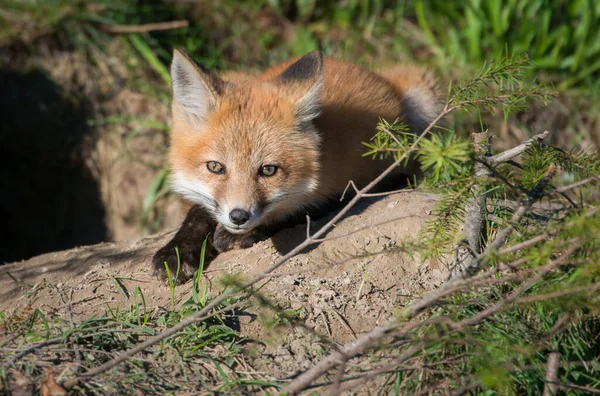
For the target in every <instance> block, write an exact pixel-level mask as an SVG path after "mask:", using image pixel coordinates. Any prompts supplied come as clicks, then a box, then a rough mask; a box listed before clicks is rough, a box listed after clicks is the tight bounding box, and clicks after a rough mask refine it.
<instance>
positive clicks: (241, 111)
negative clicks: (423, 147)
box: [169, 50, 440, 234]
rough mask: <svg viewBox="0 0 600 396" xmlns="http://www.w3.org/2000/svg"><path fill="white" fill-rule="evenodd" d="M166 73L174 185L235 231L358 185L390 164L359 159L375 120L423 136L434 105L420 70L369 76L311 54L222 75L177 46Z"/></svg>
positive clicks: (428, 78)
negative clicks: (252, 71)
mask: <svg viewBox="0 0 600 396" xmlns="http://www.w3.org/2000/svg"><path fill="white" fill-rule="evenodd" d="M171 75H172V82H173V104H172V116H173V125H172V126H173V128H172V138H171V149H170V155H169V158H170V164H171V167H172V171H173V187H174V190H175V191H177V192H178V193H180V194H181V195H182V196H183V197H184V198H186V199H187V200H189V201H191V202H194V203H197V204H201V205H202V206H204V207H205V208H206V209H207V210H208V211H209V212H210V213H211V214H212V215H213V216H214V218H215V220H216V221H217V222H218V223H219V224H221V225H222V226H223V227H224V228H225V229H226V230H227V231H229V232H230V233H233V234H242V233H246V232H248V231H250V230H252V229H255V228H256V227H258V226H264V225H269V224H271V223H274V222H277V221H280V220H282V219H284V218H285V217H286V216H288V215H291V214H294V213H297V212H298V211H301V210H302V209H303V208H306V207H311V206H315V205H319V204H321V203H323V202H324V201H326V200H328V199H331V198H339V195H340V194H341V192H342V191H343V190H344V188H345V187H346V186H347V184H348V182H349V181H350V180H352V181H353V182H354V183H355V184H356V185H357V186H358V187H359V188H360V187H361V186H364V185H365V184H367V183H368V182H369V181H371V180H372V179H373V178H375V177H376V176H377V175H378V174H379V173H380V172H381V171H383V170H384V169H385V168H386V167H387V166H388V165H389V162H385V161H374V160H371V159H369V158H364V157H363V153H364V152H365V147H364V145H363V144H362V142H365V141H368V140H369V139H370V138H371V137H372V136H373V134H374V132H375V127H376V125H377V123H378V122H379V118H380V117H381V118H383V119H386V120H388V121H390V122H392V121H394V120H395V119H397V118H401V119H403V120H404V121H405V122H407V123H408V124H409V126H410V127H411V128H412V130H413V131H414V132H415V133H421V132H422V130H423V129H424V128H425V127H426V126H427V125H428V124H429V123H430V122H431V120H432V119H433V118H434V117H435V116H436V115H437V113H438V112H439V109H440V106H439V101H438V95H437V92H436V87H435V80H434V79H433V76H432V75H431V74H430V73H429V72H427V71H424V70H422V69H419V68H417V67H414V66H395V67H392V68H389V69H385V70H382V71H380V72H378V73H376V72H372V71H369V70H367V69H365V68H363V67H360V66H358V65H356V64H354V63H351V62H346V61H343V60H340V59H336V58H333V57H324V56H323V55H322V54H321V53H319V52H316V51H315V52H311V53H309V54H307V55H305V56H303V57H301V58H299V59H292V60H290V61H288V62H285V63H283V64H280V65H277V66H274V67H272V68H270V69H268V70H266V71H265V72H264V73H262V74H260V75H256V76H253V75H246V74H240V73H234V74H230V75H228V76H227V75H224V76H222V77H219V76H217V75H216V74H214V73H212V72H210V71H208V70H206V69H204V68H203V67H201V66H200V65H198V64H197V63H196V62H194V61H193V60H192V59H191V57H189V56H188V55H187V54H185V53H184V52H182V51H177V50H176V51H175V54H174V59H173V63H172V66H171ZM398 172H402V169H398Z"/></svg>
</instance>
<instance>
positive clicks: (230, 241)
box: [213, 225, 267, 253]
mask: <svg viewBox="0 0 600 396" xmlns="http://www.w3.org/2000/svg"><path fill="white" fill-rule="evenodd" d="M266 238H267V237H266V235H265V234H263V233H262V232H261V231H259V230H257V229H256V228H255V229H253V230H251V231H249V232H246V233H245V234H232V233H230V232H229V231H227V230H226V229H225V228H224V227H223V226H221V225H218V226H217V228H216V230H215V236H214V238H213V245H214V247H215V249H217V251H218V252H219V253H220V252H226V251H228V250H232V249H246V248H249V247H250V246H252V245H254V244H255V243H256V242H259V241H262V240H265V239H266Z"/></svg>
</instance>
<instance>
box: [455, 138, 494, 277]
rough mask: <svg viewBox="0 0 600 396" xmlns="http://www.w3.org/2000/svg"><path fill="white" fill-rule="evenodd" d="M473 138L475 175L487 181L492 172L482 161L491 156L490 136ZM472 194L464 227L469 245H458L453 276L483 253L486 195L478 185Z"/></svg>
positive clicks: (470, 264) (469, 265) (466, 206)
mask: <svg viewBox="0 0 600 396" xmlns="http://www.w3.org/2000/svg"><path fill="white" fill-rule="evenodd" d="M471 137H472V139H473V142H472V145H473V151H474V152H475V157H476V158H477V159H479V161H475V165H474V167H473V174H474V176H475V177H476V178H486V179H487V178H489V177H490V171H489V169H488V168H487V167H486V166H485V165H484V164H483V162H482V161H485V160H486V158H489V157H490V156H491V152H490V138H489V134H488V133H487V131H486V132H482V133H473V134H471ZM471 193H472V194H473V196H474V197H475V198H474V199H471V200H469V202H467V204H466V205H465V223H464V226H463V233H464V234H465V239H466V241H467V244H468V245H465V244H459V245H458V247H457V249H456V260H455V263H454V265H453V268H452V269H453V271H452V272H454V274H453V275H452V276H457V275H460V274H461V273H462V272H463V271H464V270H465V269H467V268H470V267H472V265H473V261H474V259H475V257H477V256H478V255H479V253H481V246H482V243H483V237H484V236H485V235H486V230H485V226H486V221H485V215H486V209H487V202H486V194H485V192H484V191H483V189H482V188H481V186H479V185H477V184H475V185H473V186H472V187H471Z"/></svg>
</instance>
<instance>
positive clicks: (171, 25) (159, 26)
mask: <svg viewBox="0 0 600 396" xmlns="http://www.w3.org/2000/svg"><path fill="white" fill-rule="evenodd" d="M189 24H190V22H189V21H188V20H186V19H181V20H177V21H169V22H156V23H146V24H143V25H109V24H102V25H101V27H100V28H101V29H102V30H103V31H105V32H108V33H145V32H156V31H159V30H173V29H181V28H184V27H187V26H189Z"/></svg>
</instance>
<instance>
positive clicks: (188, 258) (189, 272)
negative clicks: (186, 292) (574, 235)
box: [152, 241, 214, 285]
mask: <svg viewBox="0 0 600 396" xmlns="http://www.w3.org/2000/svg"><path fill="white" fill-rule="evenodd" d="M197 245H198V244H196V243H194V244H192V243H189V242H183V243H179V244H177V243H173V241H171V242H169V243H168V244H167V245H166V246H164V247H162V248H161V249H160V250H158V252H156V254H155V255H154V257H152V268H153V269H154V274H155V275H156V276H158V278H159V279H160V280H162V281H166V280H167V269H166V267H165V263H166V266H167V267H168V268H169V272H170V274H171V279H172V280H173V283H174V284H178V285H180V284H182V283H185V282H186V281H187V280H189V279H191V278H192V277H193V276H194V273H195V272H196V270H197V269H198V267H199V265H200V255H201V251H202V249H201V246H197ZM175 247H177V250H176V249H175ZM177 253H179V255H178V254H177ZM212 256H214V254H213V253H212V249H211V248H210V247H209V246H207V252H206V254H205V260H206V259H209V258H211V257H212ZM178 268H179V273H178Z"/></svg>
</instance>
